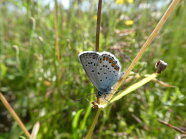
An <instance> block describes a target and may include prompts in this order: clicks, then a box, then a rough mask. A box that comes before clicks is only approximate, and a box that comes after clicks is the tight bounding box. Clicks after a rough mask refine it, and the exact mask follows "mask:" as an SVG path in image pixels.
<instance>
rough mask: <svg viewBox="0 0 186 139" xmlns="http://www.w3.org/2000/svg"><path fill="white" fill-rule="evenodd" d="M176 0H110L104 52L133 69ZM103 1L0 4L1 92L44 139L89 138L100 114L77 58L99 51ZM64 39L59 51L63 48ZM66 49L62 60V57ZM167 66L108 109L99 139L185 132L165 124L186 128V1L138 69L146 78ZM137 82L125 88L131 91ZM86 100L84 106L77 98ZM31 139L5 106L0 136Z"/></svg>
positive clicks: (0, 109)
mask: <svg viewBox="0 0 186 139" xmlns="http://www.w3.org/2000/svg"><path fill="white" fill-rule="evenodd" d="M169 3H170V0H166V1H165V0H156V1H154V0H109V1H106V0H103V7H102V21H101V36H100V51H109V52H111V53H113V54H114V55H115V56H116V57H117V58H118V59H119V60H120V62H121V64H122V70H124V71H125V70H126V69H127V67H128V66H129V65H130V63H131V60H132V59H133V58H134V57H135V56H136V54H137V52H138V51H139V49H140V48H141V46H142V45H143V43H144V42H145V40H146V39H147V37H148V36H149V35H150V33H151V32H152V30H153V29H154V27H155V26H156V24H157V23H158V21H159V19H160V18H161V16H162V14H163V13H164V12H165V10H166V9H167V7H168V5H169ZM97 4H98V3H97V0H61V1H60V0H59V1H57V0H54V1H52V0H45V1H39V0H2V1H0V92H2V93H3V94H4V95H5V96H6V98H7V100H8V101H9V102H10V104H11V105H12V106H13V108H14V109H15V111H16V112H17V114H18V115H19V116H20V117H21V119H22V120H23V122H24V123H25V125H26V126H27V128H28V129H29V131H31V130H32V127H33V125H34V124H35V123H36V122H37V121H39V122H40V124H41V127H40V130H39V133H38V138H39V139H41V138H44V139H53V138H55V139H60V138H74V139H78V138H82V137H83V136H85V135H86V133H87V130H88V129H89V127H90V125H91V123H92V121H93V117H94V115H95V112H96V110H94V109H92V108H91V107H90V102H91V101H93V100H95V95H92V96H91V95H90V94H91V93H94V92H96V90H95V89H94V87H93V85H92V83H91V82H90V81H89V79H88V77H87V75H86V74H85V72H84V70H83V68H82V66H81V64H80V62H79V59H78V54H79V53H80V52H82V51H87V50H95V34H96V33H95V32H96V13H97ZM56 40H58V46H59V51H56ZM57 52H59V54H60V59H58V57H57V55H56V53H57ZM159 59H162V60H164V61H165V62H167V63H168V67H167V69H166V70H165V71H164V72H163V73H162V74H161V75H160V76H159V77H158V79H159V80H161V81H164V82H166V83H169V84H171V85H174V86H176V87H175V88H166V87H163V86H161V85H160V84H158V83H156V82H150V83H148V84H146V85H145V86H143V87H141V88H140V89H138V90H136V91H135V92H134V93H131V94H129V95H127V96H126V97H124V98H123V99H120V100H119V101H117V102H116V103H114V104H112V105H110V106H109V107H107V108H106V109H105V110H104V112H103V113H102V114H101V115H100V117H99V120H98V123H97V125H96V128H95V131H94V134H93V138H95V139H98V138H99V139H101V138H119V139H126V138H140V139H141V138H144V139H146V138H149V139H152V138H158V139H162V138H164V139H170V138H174V137H175V136H177V135H179V133H178V132H176V131H174V130H173V129H171V128H169V127H166V126H164V125H162V124H161V123H159V121H158V119H162V120H164V121H167V122H169V123H171V124H173V125H175V126H178V127H182V128H183V129H186V108H185V105H186V97H185V93H186V87H185V85H186V79H185V77H186V3H185V1H184V0H182V1H181V2H180V3H179V4H178V6H177V8H176V10H175V11H174V12H173V14H172V15H171V17H170V18H169V20H168V21H167V23H166V24H165V25H164V27H163V29H162V30H161V32H160V34H159V35H158V37H156V39H155V41H153V43H152V44H151V45H150V47H149V49H148V50H147V51H146V53H145V54H144V56H143V57H142V59H141V60H140V62H139V63H138V64H137V65H136V67H135V68H134V70H133V72H135V73H138V74H139V75H140V76H141V77H143V76H145V75H146V74H151V73H153V72H154V71H155V69H154V65H155V63H156V62H157V61H158V60H159ZM136 81H138V79H134V80H133V81H132V82H130V83H128V84H125V85H124V86H122V88H121V89H124V88H126V87H127V86H129V85H130V84H132V83H135V82H136ZM81 98H86V99H88V100H89V101H86V99H82V100H81V101H77V99H81ZM20 136H25V135H24V134H23V131H22V130H21V129H20V128H19V126H18V125H17V123H16V122H15V121H14V120H13V119H12V117H11V116H10V115H9V113H8V112H7V110H6V109H5V107H4V106H3V105H2V103H1V102H0V139H1V138H2V139H4V138H5V139H13V138H18V137H20Z"/></svg>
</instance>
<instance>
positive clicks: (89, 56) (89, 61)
mask: <svg viewBox="0 0 186 139" xmlns="http://www.w3.org/2000/svg"><path fill="white" fill-rule="evenodd" d="M98 57H99V53H98V52H94V51H84V52H82V53H80V54H79V59H80V62H81V64H82V65H83V68H84V70H85V72H86V74H87V75H88V77H89V79H90V80H91V82H92V83H93V84H94V86H95V87H96V88H97V89H98V90H100V85H99V82H98V79H97V71H96V70H97V59H98Z"/></svg>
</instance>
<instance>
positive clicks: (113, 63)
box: [97, 52, 121, 92]
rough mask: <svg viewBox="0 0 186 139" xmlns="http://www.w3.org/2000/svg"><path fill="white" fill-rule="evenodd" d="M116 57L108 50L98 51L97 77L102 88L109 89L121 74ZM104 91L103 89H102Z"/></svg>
mask: <svg viewBox="0 0 186 139" xmlns="http://www.w3.org/2000/svg"><path fill="white" fill-rule="evenodd" d="M120 71H121V65H120V63H119V61H118V59H117V58H116V57H115V56H114V55H112V54H111V53H108V52H102V53H100V56H99V57H98V64H97V75H98V76H97V78H98V81H99V84H100V86H101V89H102V90H107V91H110V89H111V87H112V86H113V85H114V84H115V83H116V82H117V80H118V79H119V78H120V75H121V72H120ZM103 92H104V91H103Z"/></svg>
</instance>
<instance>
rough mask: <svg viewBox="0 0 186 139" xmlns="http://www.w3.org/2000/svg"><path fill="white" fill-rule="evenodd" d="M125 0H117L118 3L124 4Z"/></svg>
mask: <svg viewBox="0 0 186 139" xmlns="http://www.w3.org/2000/svg"><path fill="white" fill-rule="evenodd" d="M124 3H125V0H116V4H124Z"/></svg>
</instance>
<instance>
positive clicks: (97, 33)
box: [96, 0, 102, 51]
mask: <svg viewBox="0 0 186 139" xmlns="http://www.w3.org/2000/svg"><path fill="white" fill-rule="evenodd" d="M101 7H102V0H99V3H98V11H97V26H96V51H99V36H100V26H101Z"/></svg>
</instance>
